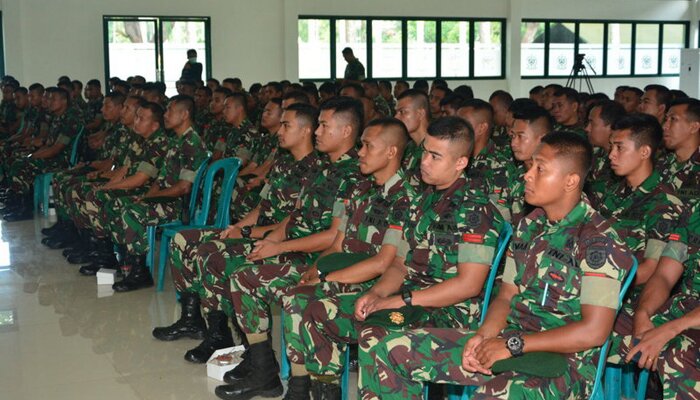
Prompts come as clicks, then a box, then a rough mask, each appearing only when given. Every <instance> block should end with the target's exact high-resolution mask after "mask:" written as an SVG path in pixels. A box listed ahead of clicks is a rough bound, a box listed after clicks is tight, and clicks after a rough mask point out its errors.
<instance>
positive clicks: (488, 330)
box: [477, 282, 518, 339]
mask: <svg viewBox="0 0 700 400" xmlns="http://www.w3.org/2000/svg"><path fill="white" fill-rule="evenodd" d="M516 294H518V287H517V286H515V285H514V284H512V283H506V282H502V283H501V285H500V287H499V289H498V296H496V298H494V299H493V300H491V305H489V309H488V312H487V313H486V318H485V319H484V323H483V324H482V325H481V327H480V328H479V330H478V331H477V333H478V334H479V335H481V336H483V337H484V338H487V339H488V338H491V337H495V336H497V335H498V334H499V333H500V332H501V331H502V330H503V329H504V328H505V327H506V323H507V322H506V320H507V318H508V314H510V302H511V300H512V299H513V296H515V295H516Z"/></svg>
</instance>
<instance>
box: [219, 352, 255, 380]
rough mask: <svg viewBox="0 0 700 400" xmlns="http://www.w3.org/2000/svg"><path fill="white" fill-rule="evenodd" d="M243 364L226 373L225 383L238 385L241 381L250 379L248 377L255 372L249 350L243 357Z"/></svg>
mask: <svg viewBox="0 0 700 400" xmlns="http://www.w3.org/2000/svg"><path fill="white" fill-rule="evenodd" d="M241 358H242V360H241V362H240V363H239V364H238V365H236V367H235V368H233V369H232V370H230V371H228V372H226V373H225V374H224V382H226V383H236V382H238V381H240V380H243V379H246V378H248V375H250V373H251V372H252V371H253V364H252V363H251V362H250V353H249V352H248V348H246V350H245V351H244V352H243V355H242V356H241Z"/></svg>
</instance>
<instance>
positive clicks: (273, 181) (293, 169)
mask: <svg viewBox="0 0 700 400" xmlns="http://www.w3.org/2000/svg"><path fill="white" fill-rule="evenodd" d="M323 158H324V156H323V155H321V154H319V153H318V152H317V151H315V150H314V151H312V152H311V153H309V154H307V155H306V157H304V158H302V159H301V160H299V161H297V160H295V159H294V157H293V156H292V154H291V153H289V152H288V151H286V150H281V152H280V153H279V155H278V157H277V159H276V160H275V164H274V165H273V166H272V169H271V170H270V173H269V174H268V175H267V176H268V182H267V183H266V184H265V186H263V188H262V190H261V191H260V214H259V215H258V221H257V225H258V226H267V225H273V224H276V223H279V222H281V221H282V220H283V219H284V218H286V217H287V216H288V215H289V214H290V213H291V212H292V211H294V207H295V206H296V203H297V200H298V199H299V193H300V192H301V188H302V187H305V186H307V185H308V184H309V180H310V179H311V178H312V177H313V176H315V174H316V171H318V169H319V166H320V165H322V161H321V160H322V159H323Z"/></svg>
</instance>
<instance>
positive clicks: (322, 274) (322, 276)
mask: <svg viewBox="0 0 700 400" xmlns="http://www.w3.org/2000/svg"><path fill="white" fill-rule="evenodd" d="M318 280H319V281H321V282H325V281H326V273H325V272H323V271H318Z"/></svg>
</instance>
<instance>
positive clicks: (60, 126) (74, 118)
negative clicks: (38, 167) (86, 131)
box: [46, 108, 83, 164]
mask: <svg viewBox="0 0 700 400" xmlns="http://www.w3.org/2000/svg"><path fill="white" fill-rule="evenodd" d="M82 128H83V121H82V119H81V118H80V115H78V113H77V112H76V111H75V110H74V109H72V108H67V109H66V111H65V112H64V113H63V114H61V115H59V116H54V117H53V118H51V125H49V134H48V137H47V139H46V144H47V145H48V146H52V145H53V144H55V143H61V144H63V145H65V146H66V147H65V148H64V149H63V150H62V151H61V153H60V154H58V155H57V156H56V159H58V160H61V161H63V162H65V163H66V164H68V159H69V158H70V153H71V143H73V139H75V137H76V136H77V135H78V132H79V131H80V129H82Z"/></svg>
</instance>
